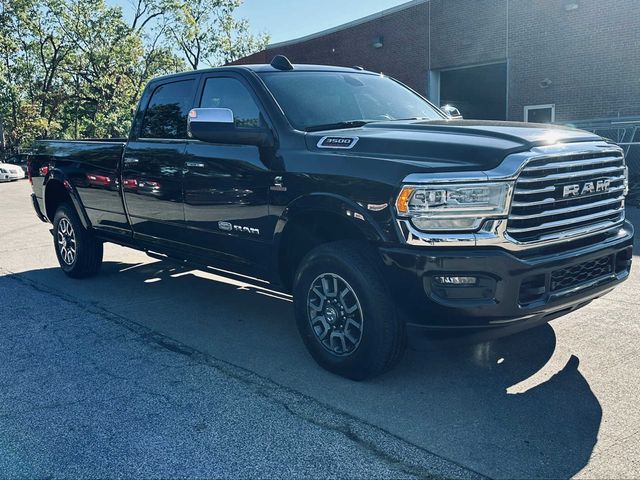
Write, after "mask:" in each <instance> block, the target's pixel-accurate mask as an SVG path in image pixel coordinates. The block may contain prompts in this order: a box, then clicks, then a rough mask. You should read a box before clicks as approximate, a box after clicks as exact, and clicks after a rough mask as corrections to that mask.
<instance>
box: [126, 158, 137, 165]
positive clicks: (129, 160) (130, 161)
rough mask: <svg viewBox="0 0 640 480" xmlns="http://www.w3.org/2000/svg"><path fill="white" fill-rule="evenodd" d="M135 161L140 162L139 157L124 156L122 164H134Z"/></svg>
mask: <svg viewBox="0 0 640 480" xmlns="http://www.w3.org/2000/svg"><path fill="white" fill-rule="evenodd" d="M136 163H140V159H139V158H134V157H124V164H125V165H134V164H136Z"/></svg>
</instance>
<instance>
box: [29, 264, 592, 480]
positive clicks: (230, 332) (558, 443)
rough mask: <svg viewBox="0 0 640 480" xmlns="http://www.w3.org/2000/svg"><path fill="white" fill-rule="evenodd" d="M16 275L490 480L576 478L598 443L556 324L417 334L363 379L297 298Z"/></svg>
mask: <svg viewBox="0 0 640 480" xmlns="http://www.w3.org/2000/svg"><path fill="white" fill-rule="evenodd" d="M20 275H24V276H26V277H27V278H29V279H31V280H33V281H35V282H38V283H39V284H44V285H47V286H48V287H49V288H52V289H55V290H58V291H61V292H64V293H65V294H66V295H68V296H72V297H74V298H78V299H82V301H83V302H90V303H92V304H93V305H96V306H99V307H101V308H104V309H106V310H108V311H110V312H113V313H116V314H118V315H122V316H126V317H127V318H129V319H131V320H133V321H135V322H137V323H139V324H142V325H144V326H146V327H149V328H152V329H154V330H157V331H159V332H161V333H163V334H165V335H169V336H171V337H172V338H174V339H176V340H178V341H180V342H182V343H184V344H187V345H189V346H190V347H192V348H195V349H197V350H199V351H202V352H205V353H207V354H210V355H212V356H214V357H216V358H218V359H221V360H225V361H228V362H231V363H234V364H236V365H239V366H242V367H245V368H247V369H250V370H252V371H254V372H256V373H258V374H260V375H263V376H265V377H268V378H270V379H272V380H274V381H275V382H277V383H279V384H282V385H286V386H288V387H291V388H293V389H295V390H297V391H300V392H302V393H304V394H306V395H309V396H311V397H313V398H316V399H317V400H319V401H321V402H323V403H326V404H330V405H332V406H334V407H336V408H339V409H342V410H344V411H346V412H347V413H349V414H351V415H353V416H356V417H358V418H361V419H364V420H366V421H368V422H369V423H372V424H375V425H377V426H380V427H382V428H384V429H385V430H387V431H390V432H392V433H394V434H396V435H398V436H400V437H402V438H404V439H406V440H408V441H410V442H412V443H414V444H416V445H418V446H420V447H423V448H425V449H428V450H429V451H431V452H434V453H436V454H439V455H441V456H443V457H445V458H447V459H450V460H453V461H455V462H458V463H460V464H462V465H464V466H466V467H469V468H472V469H474V470H476V471H478V472H479V473H482V474H484V475H487V476H490V477H493V478H570V477H572V476H573V475H575V474H576V473H578V472H579V471H580V470H581V469H582V468H584V466H585V465H586V464H587V462H588V460H589V457H590V455H591V452H592V450H593V448H594V445H595V443H596V440H597V435H598V430H599V427H600V422H601V418H602V409H601V406H600V404H599V402H598V399H597V398H596V397H595V395H594V393H593V392H592V390H591V388H590V387H589V384H588V382H587V381H586V380H585V378H584V377H583V376H582V375H581V373H580V371H579V368H578V367H579V360H578V358H577V357H575V356H571V357H570V358H569V357H567V358H565V359H564V360H561V362H560V364H558V365H556V364H555V363H554V362H556V361H557V360H555V357H554V352H555V351H556V339H555V334H554V331H553V328H552V327H551V326H549V325H543V326H541V327H538V328H536V329H533V330H530V331H526V332H522V333H519V334H516V335H513V336H510V337H504V338H496V339H487V340H484V341H481V342H478V341H472V340H469V339H465V338H451V339H441V340H431V339H426V338H421V337H413V338H411V343H410V348H409V350H408V352H407V354H406V355H405V357H404V358H403V360H402V361H401V363H400V364H399V365H398V367H397V368H396V369H394V370H393V371H391V372H389V373H388V374H386V375H383V376H382V377H379V378H377V379H374V380H371V381H369V382H360V383H355V382H351V381H348V380H345V379H342V378H340V377H337V376H334V375H331V374H329V373H327V372H325V371H323V370H321V369H320V368H319V367H317V366H316V365H315V363H314V362H313V361H312V360H311V358H310V357H309V355H308V354H307V353H306V351H305V350H304V347H303V345H302V342H301V341H300V340H299V339H298V336H297V332H296V330H295V325H294V322H293V313H292V308H291V303H290V298H289V297H287V296H285V295H283V294H280V293H277V292H273V291H270V290H269V289H268V285H262V284H260V283H258V282H255V281H251V280H248V279H246V278H242V277H238V276H229V275H220V274H219V273H216V272H214V271H210V272H200V271H195V270H190V269H188V268H185V267H181V266H176V265H174V264H171V263H168V262H161V261H157V262H153V263H140V264H131V263H116V262H105V264H104V267H103V271H102V274H101V275H100V276H98V277H95V278H92V279H89V280H86V281H75V280H71V279H68V278H66V277H65V276H64V275H63V274H62V273H61V272H60V270H58V269H44V270H32V271H28V272H24V273H23V274H20ZM563 364H564V366H563ZM545 370H550V371H551V373H549V374H545V373H544V372H545ZM554 372H557V373H555V374H554ZM518 384H520V386H519V387H518V386H517V385H518ZM514 386H516V388H515V390H514V388H513V387H514ZM510 387H511V388H510ZM508 389H509V390H508ZM212 394H215V392H212Z"/></svg>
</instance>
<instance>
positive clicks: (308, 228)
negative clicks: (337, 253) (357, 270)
mask: <svg viewBox="0 0 640 480" xmlns="http://www.w3.org/2000/svg"><path fill="white" fill-rule="evenodd" d="M282 235H283V237H282V240H281V242H280V248H279V251H278V270H279V274H280V280H281V281H282V283H283V286H284V287H285V288H287V290H289V291H291V290H292V288H293V277H294V275H295V273H296V270H297V269H298V265H299V264H300V261H301V260H302V259H303V258H304V256H305V255H306V254H307V253H309V252H310V251H311V250H312V249H314V248H315V247H317V246H319V245H322V244H324V243H329V242H335V241H338V240H362V241H367V237H366V236H365V235H364V233H363V232H362V231H361V230H360V229H358V228H357V227H356V226H355V225H354V224H353V223H352V222H350V221H349V220H347V219H346V218H344V217H342V216H340V215H338V214H335V213H328V212H314V213H308V214H305V215H304V216H298V217H295V218H294V219H292V220H290V221H289V222H288V223H287V226H286V227H285V230H284V232H283V234H282Z"/></svg>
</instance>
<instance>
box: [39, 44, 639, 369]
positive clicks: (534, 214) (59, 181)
mask: <svg viewBox="0 0 640 480" xmlns="http://www.w3.org/2000/svg"><path fill="white" fill-rule="evenodd" d="M29 175H30V178H31V181H32V183H33V191H34V193H33V205H34V207H35V210H36V213H37V214H38V216H39V217H40V219H41V220H43V221H49V222H51V223H53V229H52V233H53V237H54V246H55V250H56V253H57V256H58V260H59V262H60V266H61V267H62V269H63V270H64V272H65V273H66V274H67V275H69V276H71V277H86V276H89V275H93V274H95V273H96V272H98V269H99V267H100V263H101V261H102V245H103V243H104V242H113V243H116V244H120V245H125V246H128V247H132V248H135V249H139V250H143V251H146V252H148V253H149V254H151V255H158V254H161V255H163V256H165V257H171V258H175V259H178V260H180V261H183V262H190V263H192V264H193V265H198V266H207V267H216V268H224V269H226V270H231V271H234V272H238V273H240V274H244V275H250V276H252V277H257V278H261V279H264V280H267V281H269V282H272V283H273V284H274V285H277V286H278V287H277V288H280V289H283V290H284V291H289V292H292V293H293V298H294V311H295V317H296V322H297V326H298V329H299V331H300V333H301V336H302V338H303V340H304V342H305V344H306V346H307V347H308V349H309V351H310V352H311V355H312V356H313V357H314V358H315V360H316V361H317V362H318V363H319V364H320V365H322V366H323V367H325V368H327V369H328V370H330V371H332V372H335V373H338V374H340V375H343V376H346V377H349V378H353V379H363V378H367V377H371V376H373V375H376V374H379V373H381V372H383V371H385V370H386V369H388V368H389V367H390V366H392V365H393V364H394V362H395V361H396V360H397V359H398V358H399V356H400V354H401V353H402V351H403V348H404V345H405V338H406V336H407V331H408V330H409V329H415V328H419V329H424V330H429V329H430V330H442V329H458V330H467V331H471V330H472V331H477V330H478V329H504V331H510V330H511V331H516V330H521V329H524V328H526V327H531V326H534V325H538V324H540V323H543V322H547V321H549V320H551V319H553V318H556V317H559V316H561V315H564V314H566V313H569V312H571V311H574V310H575V309H577V308H580V307H582V306H584V305H586V304H587V303H589V302H590V301H592V300H593V299H595V298H597V297H600V296H602V295H604V294H606V293H607V292H609V291H610V290H612V289H613V288H614V287H615V286H616V285H617V284H618V283H620V282H622V281H623V280H625V279H626V278H627V277H628V275H629V269H630V266H631V259H632V251H631V249H632V239H633V228H632V226H631V225H630V223H628V222H626V221H625V212H624V199H625V194H626V191H627V171H626V167H625V160H624V157H623V152H622V151H621V149H620V148H619V147H617V146H616V145H614V144H612V143H611V142H609V141H607V140H604V139H602V138H600V137H598V136H596V135H594V134H591V133H588V132H583V131H579V130H574V129H569V128H563V127H558V126H552V125H534V124H522V123H507V122H488V121H465V120H459V119H451V118H449V117H448V116H447V115H446V114H445V113H444V112H443V111H441V110H440V109H438V108H436V107H435V106H434V105H432V104H431V103H429V102H428V101H427V100H425V99H424V98H423V97H421V96H420V95H418V94H417V93H415V92H414V91H412V90H410V89H409V88H407V87H405V86H403V85H402V84H400V83H399V82H397V81H395V80H393V79H391V78H389V77H386V76H384V75H382V74H378V73H372V72H368V71H364V70H363V69H361V68H359V67H355V68H339V67H327V66H314V65H291V64H290V63H289V61H288V60H287V59H286V58H283V57H277V58H276V59H274V61H273V62H272V64H270V65H254V66H229V67H222V68H216V69H210V70H199V71H194V72H188V73H182V74H177V75H170V76H165V77H162V78H157V79H154V80H152V81H151V82H150V83H149V84H148V86H147V87H146V89H145V91H144V93H143V95H142V98H141V100H140V104H139V106H138V110H137V113H136V114H135V118H134V120H133V125H132V128H131V132H130V134H129V137H128V138H127V139H122V140H92V141H55V140H50V141H42V142H40V143H39V144H38V145H37V151H36V152H35V153H34V155H33V157H32V158H31V161H30V165H29ZM585 327H588V326H585Z"/></svg>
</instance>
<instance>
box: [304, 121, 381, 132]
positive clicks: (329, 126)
mask: <svg viewBox="0 0 640 480" xmlns="http://www.w3.org/2000/svg"><path fill="white" fill-rule="evenodd" d="M367 123H370V121H369V120H348V121H346V122H336V123H327V124H325V125H313V126H311V127H307V128H305V131H307V132H317V131H320V130H339V129H341V128H358V127H362V126H363V125H366V124H367Z"/></svg>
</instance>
